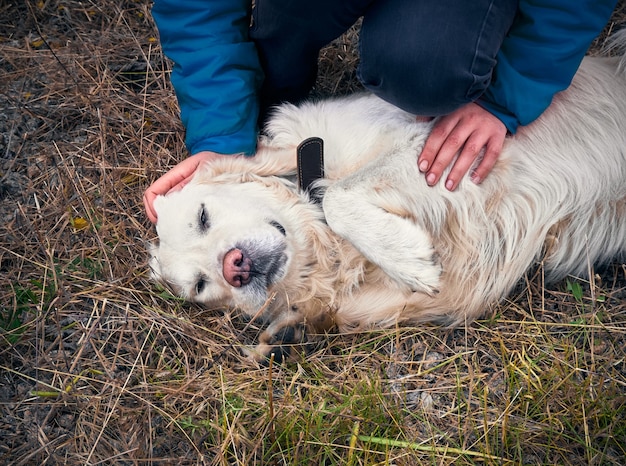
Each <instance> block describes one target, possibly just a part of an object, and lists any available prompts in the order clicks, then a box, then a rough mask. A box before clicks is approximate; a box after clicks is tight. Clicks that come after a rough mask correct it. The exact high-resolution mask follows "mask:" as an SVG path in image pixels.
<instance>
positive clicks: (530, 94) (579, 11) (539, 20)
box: [478, 0, 617, 133]
mask: <svg viewBox="0 0 626 466" xmlns="http://www.w3.org/2000/svg"><path fill="white" fill-rule="evenodd" d="M616 3H617V1H616V0H580V1H571V0H543V1H541V0H520V3H519V12H518V16H517V18H516V20H515V22H514V23H513V26H512V27H511V30H510V31H509V34H508V35H507V37H506V38H505V40H504V42H503V44H502V48H501V49H500V52H499V53H498V55H497V56H496V58H497V64H496V66H495V69H494V75H493V78H492V82H491V84H490V85H489V88H488V89H487V91H486V92H485V93H484V95H483V96H482V97H481V98H480V99H479V100H478V104H479V105H481V106H482V107H484V108H485V109H487V110H488V111H489V112H490V113H492V114H494V115H496V116H497V117H498V118H499V119H500V120H501V121H502V122H503V123H504V124H505V125H506V127H507V128H508V130H509V131H510V132H511V133H515V132H516V131H517V128H518V126H520V125H522V126H524V125H528V124H529V123H531V122H532V121H534V120H535V119H537V118H538V117H539V115H541V114H542V113H543V112H544V110H545V109H546V108H548V106H549V105H550V103H551V102H552V98H553V97H554V95H555V94H556V93H557V92H560V91H562V90H564V89H566V88H567V87H568V86H569V85H570V83H571V81H572V78H573V77H574V74H576V70H577V69H578V67H579V66H580V62H581V61H582V59H583V57H584V56H585V53H587V50H588V48H589V45H590V44H591V42H592V41H593V40H594V39H595V38H596V37H597V36H598V35H599V34H600V32H601V31H602V28H603V27H604V26H605V25H606V23H607V22H608V20H609V18H610V17H611V13H612V12H613V10H614V8H615V5H616Z"/></svg>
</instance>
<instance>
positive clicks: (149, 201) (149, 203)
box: [143, 188, 157, 223]
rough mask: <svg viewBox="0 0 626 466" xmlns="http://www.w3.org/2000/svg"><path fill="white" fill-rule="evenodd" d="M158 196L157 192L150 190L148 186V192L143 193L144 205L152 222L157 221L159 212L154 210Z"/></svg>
mask: <svg viewBox="0 0 626 466" xmlns="http://www.w3.org/2000/svg"><path fill="white" fill-rule="evenodd" d="M155 198H156V194H154V193H153V192H151V191H150V188H148V189H147V190H146V192H144V194H143V205H144V207H145V209H146V214H147V215H148V219H149V220H150V221H151V222H152V223H156V222H157V213H156V211H155V210H154V206H153V203H154V199H155Z"/></svg>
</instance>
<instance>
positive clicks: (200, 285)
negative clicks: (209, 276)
mask: <svg viewBox="0 0 626 466" xmlns="http://www.w3.org/2000/svg"><path fill="white" fill-rule="evenodd" d="M206 285H207V281H206V280H205V279H204V278H203V277H200V278H199V279H198V281H197V282H196V294H200V293H202V290H204V287H205V286H206Z"/></svg>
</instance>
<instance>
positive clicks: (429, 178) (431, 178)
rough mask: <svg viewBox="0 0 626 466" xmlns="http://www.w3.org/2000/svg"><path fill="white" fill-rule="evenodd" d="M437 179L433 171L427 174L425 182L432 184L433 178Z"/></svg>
mask: <svg viewBox="0 0 626 466" xmlns="http://www.w3.org/2000/svg"><path fill="white" fill-rule="evenodd" d="M436 179H437V177H436V176H435V174H434V173H431V174H429V175H428V176H427V177H426V183H428V184H429V185H431V186H432V185H434V184H435V180H436Z"/></svg>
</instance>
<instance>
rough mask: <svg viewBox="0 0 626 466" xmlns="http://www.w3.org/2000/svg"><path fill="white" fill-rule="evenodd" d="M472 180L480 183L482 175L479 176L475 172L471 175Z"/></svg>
mask: <svg viewBox="0 0 626 466" xmlns="http://www.w3.org/2000/svg"><path fill="white" fill-rule="evenodd" d="M470 180H471V181H472V183H474V184H479V183H480V176H478V175H476V174H473V175H472V176H470Z"/></svg>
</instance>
